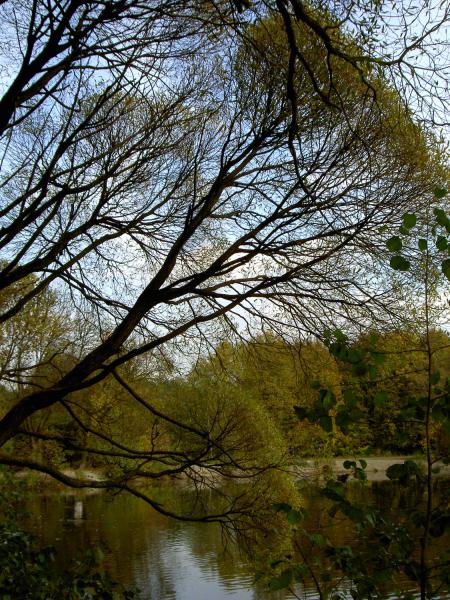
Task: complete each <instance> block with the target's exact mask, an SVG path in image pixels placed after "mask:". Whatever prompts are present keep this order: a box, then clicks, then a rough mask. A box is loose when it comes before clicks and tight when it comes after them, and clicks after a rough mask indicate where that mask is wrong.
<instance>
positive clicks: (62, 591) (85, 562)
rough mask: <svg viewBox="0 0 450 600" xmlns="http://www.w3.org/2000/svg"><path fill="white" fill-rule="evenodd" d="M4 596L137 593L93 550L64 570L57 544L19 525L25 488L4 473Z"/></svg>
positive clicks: (0, 582)
mask: <svg viewBox="0 0 450 600" xmlns="http://www.w3.org/2000/svg"><path fill="white" fill-rule="evenodd" d="M1 478H2V480H1V485H2V489H1V492H0V508H1V510H2V513H3V520H2V522H1V523H0V562H1V565H2V569H1V572H0V595H1V598H2V599H4V600H13V599H17V600H47V599H48V600H53V599H54V600H57V599H59V598H68V599H69V600H119V599H124V600H131V599H132V598H138V595H137V593H135V592H133V591H131V590H126V589H125V588H124V587H123V586H122V585H120V584H118V583H116V582H114V581H113V580H112V579H111V578H110V577H109V575H108V574H107V573H105V572H104V571H103V569H102V568H101V567H100V566H99V564H98V562H97V559H98V556H97V555H96V554H95V553H94V552H93V551H92V550H91V549H89V548H88V549H86V550H84V551H83V556H82V557H80V558H79V559H78V560H76V561H74V562H73V563H72V564H71V566H70V567H69V568H68V569H67V570H66V571H64V572H63V573H61V572H60V569H59V568H58V567H57V563H56V558H57V556H56V550H55V548H54V547H53V546H45V547H42V546H41V545H40V543H39V540H38V539H37V538H36V537H35V536H34V535H33V534H31V533H29V532H27V531H25V530H24V529H22V528H21V527H20V526H19V525H18V509H17V507H18V506H19V505H20V501H21V499H22V498H23V493H24V490H23V489H21V486H20V482H19V484H18V482H17V481H16V480H15V478H14V476H11V474H8V473H7V472H5V471H2V472H1Z"/></svg>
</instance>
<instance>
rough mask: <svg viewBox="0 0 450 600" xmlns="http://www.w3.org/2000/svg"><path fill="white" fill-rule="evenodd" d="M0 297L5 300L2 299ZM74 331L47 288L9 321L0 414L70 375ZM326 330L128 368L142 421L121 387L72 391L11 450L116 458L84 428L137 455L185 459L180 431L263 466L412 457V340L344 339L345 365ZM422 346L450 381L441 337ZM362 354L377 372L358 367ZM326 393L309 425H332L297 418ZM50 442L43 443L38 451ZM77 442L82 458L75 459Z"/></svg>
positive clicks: (58, 462) (186, 447) (417, 371)
mask: <svg viewBox="0 0 450 600" xmlns="http://www.w3.org/2000/svg"><path fill="white" fill-rule="evenodd" d="M1 301H2V303H7V301H8V299H7V297H6V298H5V295H3V296H2V297H1ZM77 330H78V331H79V330H82V331H83V335H84V336H86V337H88V335H89V330H88V329H87V328H86V326H85V325H82V324H78V326H77V322H76V320H74V319H73V318H72V317H71V315H70V313H67V311H66V309H65V307H64V303H63V301H62V299H61V298H60V297H58V295H57V294H56V293H54V292H50V291H47V292H45V293H44V294H42V295H41V296H39V297H38V298H37V299H36V300H35V301H33V302H32V303H30V304H29V305H28V307H27V310H26V311H23V313H22V314H21V315H20V317H18V318H16V319H13V320H12V321H11V322H10V325H9V328H8V329H7V330H6V331H5V330H3V332H2V339H1V340H0V359H1V373H2V379H3V380H4V383H3V387H2V410H4V411H6V410H8V408H9V407H10V406H12V405H14V404H15V403H16V402H17V400H19V399H20V398H21V397H22V396H23V395H26V394H27V393H29V391H30V390H31V389H33V388H42V389H45V388H46V387H49V386H51V385H52V383H53V382H54V381H56V380H57V379H58V378H59V377H61V375H63V374H64V373H65V372H66V371H67V370H68V369H70V366H71V365H72V364H73V363H74V362H75V361H76V360H77V356H79V355H80V354H81V353H82V351H83V349H82V348H81V347H79V346H78V343H79V342H78V340H79V337H78V335H77ZM331 334H332V332H328V334H325V336H324V339H325V343H324V342H323V341H318V340H317V341H313V340H309V341H302V342H300V341H299V342H297V343H288V342H287V341H285V340H283V339H282V338H280V337H277V336H276V335H275V334H270V333H269V334H266V335H264V336H262V335H261V336H260V337H258V338H255V339H253V340H249V341H244V340H242V341H240V342H238V343H234V344H232V343H230V342H222V343H219V344H218V345H217V346H216V347H215V348H213V349H212V350H211V351H210V353H209V355H207V356H204V357H202V358H199V359H198V360H196V361H195V363H194V364H192V365H190V366H189V363H188V358H187V357H186V366H185V372H184V374H180V373H179V372H177V370H176V368H175V367H174V365H173V364H171V362H170V360H168V359H167V357H164V356H161V357H160V360H159V363H158V362H157V363H154V362H153V363H152V364H151V368H149V365H148V364H146V363H145V362H144V361H135V362H134V363H132V364H131V365H129V366H128V367H127V370H126V377H127V381H128V383H129V385H130V386H131V387H133V388H135V389H136V390H137V392H138V393H139V394H140V395H141V396H142V397H145V398H147V399H148V400H149V402H150V404H151V405H152V406H153V407H154V409H155V412H156V414H153V417H152V418H151V420H150V421H149V419H148V415H147V414H146V413H147V412H148V411H147V409H146V407H145V406H141V405H140V404H139V403H136V402H130V401H129V400H128V399H127V393H126V390H124V389H123V387H122V386H121V385H120V383H119V382H117V381H116V380H114V379H108V380H106V381H103V382H100V383H98V384H96V385H94V386H92V387H90V388H89V389H88V390H84V391H81V392H76V393H74V394H73V396H72V398H71V408H70V410H64V408H63V407H51V408H49V409H47V410H46V411H42V413H41V414H39V415H36V416H35V417H33V418H30V419H29V420H28V422H27V424H26V434H27V435H26V436H25V435H24V436H23V437H21V436H18V437H17V438H16V439H15V440H14V442H13V443H14V445H15V447H16V448H17V450H19V451H20V454H21V456H23V457H24V458H25V457H27V458H29V459H33V460H37V461H41V462H47V461H48V462H49V464H53V465H54V466H55V467H64V465H65V466H66V468H69V467H70V468H76V467H84V468H99V469H107V468H108V465H109V464H110V463H111V464H112V465H114V463H115V458H114V457H111V458H110V459H108V457H107V456H104V455H103V456H102V444H101V443H98V436H96V435H93V434H92V433H90V429H92V431H96V430H97V429H99V427H100V426H101V427H102V428H105V432H106V434H107V435H108V436H109V437H110V438H112V439H115V440H116V441H117V442H118V443H120V444H123V445H124V446H127V447H133V448H135V449H136V450H137V451H139V450H141V451H142V452H145V451H147V450H148V449H149V447H151V448H152V450H158V449H159V450H162V449H163V448H165V449H166V450H167V449H170V450H171V451H175V452H179V451H185V452H186V453H188V452H189V451H191V450H192V448H191V446H192V444H193V443H194V441H193V435H192V432H190V431H189V430H186V429H181V430H180V427H178V426H177V425H178V424H179V423H183V424H185V425H187V426H188V427H192V428H194V429H196V430H197V431H198V430H200V431H208V432H210V434H211V435H212V436H217V438H218V439H219V438H220V439H221V440H227V439H228V438H229V439H230V444H231V446H230V448H232V449H233V448H234V447H236V450H237V449H239V454H242V453H243V452H244V440H246V439H247V440H248V439H249V438H250V439H251V440H254V447H253V448H252V449H251V448H250V446H251V445H252V443H250V444H247V445H248V448H247V450H249V451H250V450H251V452H252V453H253V454H254V453H256V455H257V453H258V451H260V452H261V457H260V459H261V462H262V463H264V461H267V460H268V456H269V454H268V450H267V449H268V448H269V449H270V450H269V453H270V452H273V454H274V456H275V455H276V454H277V452H276V451H275V449H276V448H277V449H278V460H281V456H282V455H283V456H284V458H283V459H282V461H283V462H284V463H285V464H288V463H290V462H292V461H295V459H296V458H303V457H331V456H345V455H348V454H357V455H358V454H359V455H369V454H411V453H422V452H423V450H424V437H423V436H424V431H423V426H422V424H423V409H421V408H420V407H418V406H417V404H416V399H417V398H418V397H420V396H424V395H426V387H427V364H426V352H425V342H424V339H423V337H421V334H420V333H417V332H414V331H411V330H410V331H407V330H403V331H402V330H394V331H384V332H376V331H370V332H368V333H365V334H362V335H360V336H359V337H357V338H355V339H353V340H351V342H349V353H350V354H349V356H350V358H349V360H347V361H342V360H339V358H338V357H336V356H335V355H334V354H333V353H332V352H330V350H329V347H328V346H327V343H326V340H327V339H328V341H329V344H331V343H332V342H331V339H332V335H331ZM327 335H328V337H327ZM341 335H343V334H341ZM431 341H432V347H433V354H434V359H433V360H434V368H435V369H436V370H437V371H439V372H440V377H441V379H442V381H443V382H444V381H445V380H447V379H448V377H450V335H449V334H448V333H447V332H446V331H445V330H434V331H432V332H431ZM90 343H92V340H91V341H90ZM329 344H328V345H329ZM368 349H369V350H370V353H371V355H370V356H371V361H372V363H373V366H374V367H376V368H372V366H371V364H370V362H369V364H362V363H361V355H362V353H364V352H367V351H368ZM9 372H11V373H17V372H22V373H25V375H24V376H23V377H22V378H21V379H20V380H17V379H15V378H14V377H11V378H9V377H8V373H9ZM327 394H328V397H331V396H330V395H334V398H335V402H331V403H330V404H329V406H328V407H327V406H326V402H325V410H324V409H323V408H322V409H320V408H319V410H322V413H321V414H320V415H319V417H320V416H324V417H328V416H330V417H331V421H330V422H328V423H325V425H324V423H322V425H324V426H321V425H320V424H319V422H312V420H308V418H307V416H308V411H311V410H314V407H317V406H319V407H320V406H322V404H323V399H324V398H325V397H326V395H327ZM349 394H352V397H353V400H352V401H353V411H352V418H351V419H350V420H349V424H348V426H347V427H343V428H341V427H339V426H336V423H335V417H336V408H337V407H338V406H339V404H343V402H344V396H345V395H347V396H348V395H349ZM81 407H82V408H81ZM328 409H329V410H328ZM158 412H159V414H158ZM168 419H172V420H173V422H172V423H171V422H170V421H169V420H168ZM316 421H317V419H316ZM448 433H449V432H448V431H444V430H443V429H440V428H439V427H438V428H437V429H436V431H435V432H434V433H433V438H434V440H435V444H436V445H437V446H439V445H442V447H443V448H444V447H445V446H446V445H447V446H448V443H449V437H448ZM51 436H55V439H54V442H53V444H46V445H44V444H42V441H43V440H45V441H47V442H48V441H49V440H50V441H51ZM100 441H101V440H100ZM85 446H86V447H88V448H91V450H92V452H85V451H84V450H83V449H84V447H85ZM194 447H195V443H194ZM258 449H259V450H258ZM256 455H255V458H256ZM264 455H265V456H264ZM111 468H112V467H111ZM160 468H163V467H162V465H161V467H160Z"/></svg>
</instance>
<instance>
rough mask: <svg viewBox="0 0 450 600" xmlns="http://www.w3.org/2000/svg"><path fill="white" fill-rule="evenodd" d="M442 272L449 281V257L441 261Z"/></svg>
mask: <svg viewBox="0 0 450 600" xmlns="http://www.w3.org/2000/svg"><path fill="white" fill-rule="evenodd" d="M442 272H443V273H444V275H445V276H446V277H447V279H448V280H449V281H450V258H446V259H445V260H443V261H442Z"/></svg>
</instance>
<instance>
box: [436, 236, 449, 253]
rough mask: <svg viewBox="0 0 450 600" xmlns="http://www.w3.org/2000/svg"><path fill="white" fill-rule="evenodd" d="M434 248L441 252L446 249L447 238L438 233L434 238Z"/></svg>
mask: <svg viewBox="0 0 450 600" xmlns="http://www.w3.org/2000/svg"><path fill="white" fill-rule="evenodd" d="M436 248H437V249H438V250H440V251H441V252H445V250H447V239H446V238H445V237H444V236H443V235H438V236H437V238H436Z"/></svg>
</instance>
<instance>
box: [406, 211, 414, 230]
mask: <svg viewBox="0 0 450 600" xmlns="http://www.w3.org/2000/svg"><path fill="white" fill-rule="evenodd" d="M416 223H417V216H416V215H415V214H414V213H405V214H404V215H403V227H406V229H412V228H413V227H414V225H415V224H416Z"/></svg>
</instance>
